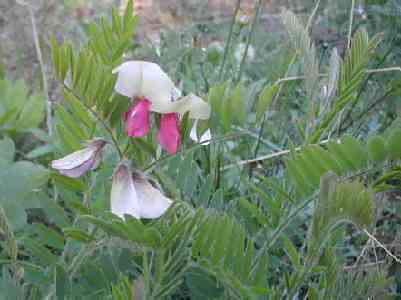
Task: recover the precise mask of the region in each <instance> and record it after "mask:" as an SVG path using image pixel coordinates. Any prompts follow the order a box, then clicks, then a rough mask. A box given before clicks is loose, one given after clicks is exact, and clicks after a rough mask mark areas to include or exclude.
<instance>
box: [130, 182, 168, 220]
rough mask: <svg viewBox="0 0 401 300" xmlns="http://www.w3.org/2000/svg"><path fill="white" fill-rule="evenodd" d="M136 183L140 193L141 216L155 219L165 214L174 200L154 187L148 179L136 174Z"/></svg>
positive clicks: (138, 193) (137, 191)
mask: <svg viewBox="0 0 401 300" xmlns="http://www.w3.org/2000/svg"><path fill="white" fill-rule="evenodd" d="M134 185H135V189H136V193H137V195H138V201H139V207H140V216H141V218H145V219H155V218H159V217H160V216H161V215H163V214H164V213H165V212H166V211H167V209H168V208H169V207H170V205H171V204H172V201H171V200H170V199H169V198H167V197H166V196H164V195H163V194H162V193H161V192H160V191H159V190H158V189H156V188H154V187H153V186H152V185H151V184H150V182H149V181H148V180H146V179H145V178H141V177H139V178H138V176H137V175H136V176H135V175H134Z"/></svg>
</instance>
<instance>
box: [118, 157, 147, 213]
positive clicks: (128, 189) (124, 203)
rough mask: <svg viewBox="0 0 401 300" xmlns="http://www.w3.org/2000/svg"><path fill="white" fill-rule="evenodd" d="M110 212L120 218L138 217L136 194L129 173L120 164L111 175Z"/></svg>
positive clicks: (123, 165) (126, 168)
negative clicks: (126, 216)
mask: <svg viewBox="0 0 401 300" xmlns="http://www.w3.org/2000/svg"><path fill="white" fill-rule="evenodd" d="M111 212H112V213H113V214H115V215H117V216H119V217H121V218H124V214H126V215H131V216H133V217H134V218H137V219H139V217H140V208H139V202H138V194H137V193H136V191H135V186H134V182H133V180H132V174H131V171H130V170H129V168H128V167H127V166H126V165H125V164H124V163H121V164H120V165H119V166H118V167H117V168H116V170H115V171H114V174H113V184H112V187H111Z"/></svg>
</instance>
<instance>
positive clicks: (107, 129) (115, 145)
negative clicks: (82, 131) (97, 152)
mask: <svg viewBox="0 0 401 300" xmlns="http://www.w3.org/2000/svg"><path fill="white" fill-rule="evenodd" d="M63 87H64V88H65V89H66V90H67V91H68V92H69V93H71V94H73V95H74V97H76V98H78V99H79V100H80V102H81V104H82V105H83V106H85V108H86V109H87V110H89V111H90V112H91V114H92V115H93V116H94V117H95V118H96V120H98V121H99V122H100V123H101V124H102V125H103V127H104V129H105V130H106V131H107V132H108V133H109V135H110V137H111V139H112V141H113V144H114V147H115V148H116V150H117V152H118V155H119V156H120V159H123V158H124V154H123V152H122V150H121V148H120V146H119V144H118V141H117V139H116V137H115V136H114V132H113V130H112V129H111V128H110V127H109V126H108V125H107V123H106V122H105V121H104V120H103V118H102V117H101V116H99V114H98V113H97V112H96V111H95V110H93V109H92V108H91V107H89V106H88V105H86V103H85V101H83V100H82V99H81V97H80V96H79V95H77V94H76V93H75V92H74V91H73V90H72V89H71V88H70V87H69V86H67V85H66V84H65V83H63Z"/></svg>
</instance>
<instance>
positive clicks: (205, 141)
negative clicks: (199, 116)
mask: <svg viewBox="0 0 401 300" xmlns="http://www.w3.org/2000/svg"><path fill="white" fill-rule="evenodd" d="M189 137H190V138H191V139H192V140H193V141H195V142H197V143H200V144H202V145H209V144H210V140H211V139H212V133H211V131H210V129H208V130H206V131H205V132H204V133H203V134H202V136H201V137H200V138H198V120H195V122H194V125H193V126H192V128H191V132H190V134H189Z"/></svg>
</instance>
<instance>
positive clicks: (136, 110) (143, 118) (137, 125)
mask: <svg viewBox="0 0 401 300" xmlns="http://www.w3.org/2000/svg"><path fill="white" fill-rule="evenodd" d="M150 105H151V103H150V101H149V100H147V99H142V100H139V101H137V102H136V103H135V104H133V105H131V107H130V108H129V110H128V111H127V112H126V113H125V121H126V129H127V133H128V136H144V135H146V134H147V133H148V131H149V127H150V121H149V119H150V118H149V108H150Z"/></svg>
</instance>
